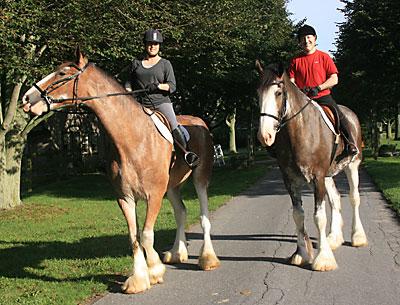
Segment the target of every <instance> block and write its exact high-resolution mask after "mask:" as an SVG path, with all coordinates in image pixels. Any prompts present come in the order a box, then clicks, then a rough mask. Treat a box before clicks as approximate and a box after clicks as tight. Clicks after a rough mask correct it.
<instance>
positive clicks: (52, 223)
mask: <svg viewBox="0 0 400 305" xmlns="http://www.w3.org/2000/svg"><path fill="white" fill-rule="evenodd" d="M265 171H266V167H265V165H263V166H258V167H253V168H248V169H245V170H243V169H242V170H230V169H226V168H224V169H217V170H216V171H215V172H214V178H213V180H212V184H211V187H210V190H209V193H210V196H209V198H210V210H215V209H216V208H218V207H219V206H221V205H223V204H224V203H225V202H227V201H228V200H229V199H231V198H232V196H233V195H236V194H238V193H239V192H241V191H243V190H244V189H246V188H247V187H249V186H250V185H252V184H254V182H255V181H256V180H257V179H258V178H259V177H260V176H261V175H263V174H264V173H265ZM238 177H240V179H238ZM82 185H84V186H85V187H84V188H82ZM183 197H184V199H185V205H186V207H187V213H188V222H189V223H190V224H191V223H194V222H196V221H198V219H199V203H198V200H197V197H196V195H195V190H194V187H193V186H192V185H191V184H190V183H189V184H187V185H186V186H185V188H184V189H183ZM24 202H25V205H24V206H22V207H20V208H17V209H16V210H11V211H1V212H0V219H1V221H0V275H1V276H0V289H1V291H2V296H1V301H0V303H1V304H43V305H51V304H57V305H62V304H65V305H66V304H78V303H79V304H81V303H82V301H84V300H86V299H88V298H89V297H91V296H93V295H96V294H103V293H105V292H107V291H119V289H120V288H119V287H120V285H121V284H122V283H123V281H124V280H125V279H126V276H127V274H128V273H129V271H130V268H131V264H132V261H131V257H130V250H129V241H128V232H127V227H126V222H125V219H124V217H123V216H122V213H121V211H120V209H119V208H118V204H117V203H116V200H115V198H114V194H113V191H112V190H111V186H110V185H109V183H108V182H107V180H106V178H105V177H104V176H102V175H87V176H81V177H77V178H74V179H72V180H68V181H62V182H58V183H54V184H51V185H44V186H42V187H41V188H40V189H38V190H36V191H35V193H34V194H33V195H32V196H30V197H28V198H25V200H24ZM145 208H146V207H145V204H144V203H143V202H139V204H138V212H139V222H140V223H141V224H143V219H144V212H145ZM175 228H176V225H175V220H174V216H173V210H172V208H171V206H170V204H169V203H168V202H167V201H165V202H164V203H163V206H162V209H161V212H160V215H159V216H158V219H157V222H156V228H155V231H156V232H155V242H156V245H155V248H156V249H157V250H159V251H160V252H162V251H164V250H166V249H168V248H170V247H172V244H173V241H174V237H175Z"/></svg>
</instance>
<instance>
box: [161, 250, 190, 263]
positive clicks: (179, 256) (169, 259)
mask: <svg viewBox="0 0 400 305" xmlns="http://www.w3.org/2000/svg"><path fill="white" fill-rule="evenodd" d="M187 260H188V253H187V251H186V252H174V253H172V252H170V251H167V252H165V253H164V257H163V263H164V264H180V263H183V262H186V261H187Z"/></svg>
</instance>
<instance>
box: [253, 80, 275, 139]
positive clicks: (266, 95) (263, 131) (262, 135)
mask: <svg viewBox="0 0 400 305" xmlns="http://www.w3.org/2000/svg"><path fill="white" fill-rule="evenodd" d="M278 89H279V88H278V86H270V87H268V88H267V89H266V90H264V91H263V93H262V94H261V96H260V110H261V113H268V114H271V115H274V116H276V117H278V115H279V109H278V106H277V103H276V91H277V90H278ZM277 124H278V121H277V120H276V119H274V118H271V117H269V116H261V117H260V127H259V130H258V134H257V136H258V139H259V141H260V143H261V144H262V145H264V146H265V145H267V146H271V145H272V144H274V142H275V136H276V125H277Z"/></svg>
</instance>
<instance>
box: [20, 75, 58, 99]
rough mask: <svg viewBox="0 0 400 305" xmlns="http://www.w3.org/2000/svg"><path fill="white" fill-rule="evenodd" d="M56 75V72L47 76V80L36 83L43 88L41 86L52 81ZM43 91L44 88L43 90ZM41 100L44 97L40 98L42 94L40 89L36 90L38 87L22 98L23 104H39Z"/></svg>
mask: <svg viewBox="0 0 400 305" xmlns="http://www.w3.org/2000/svg"><path fill="white" fill-rule="evenodd" d="M55 75H56V73H55V72H53V73H51V74H49V75H47V76H46V77H45V78H43V79H42V80H41V81H39V82H38V83H36V85H37V86H39V87H41V85H43V84H45V83H46V82H47V81H49V80H50V79H52V78H53V77H54V76H55ZM42 89H43V88H42ZM40 100H42V97H41V96H40V92H39V90H38V89H36V87H31V88H30V89H29V90H28V91H27V92H26V93H25V94H24V96H23V97H22V102H23V104H24V105H25V104H27V103H29V104H31V105H33V104H35V103H37V102H39V101H40Z"/></svg>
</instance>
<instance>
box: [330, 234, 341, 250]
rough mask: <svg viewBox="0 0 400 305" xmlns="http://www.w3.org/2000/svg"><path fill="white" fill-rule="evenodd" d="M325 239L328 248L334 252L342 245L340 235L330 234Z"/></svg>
mask: <svg viewBox="0 0 400 305" xmlns="http://www.w3.org/2000/svg"><path fill="white" fill-rule="evenodd" d="M327 239H328V243H329V246H330V247H331V249H332V250H336V249H337V248H339V247H340V246H341V245H342V244H343V243H344V239H343V235H342V234H338V235H334V234H332V233H330V234H329V235H328V237H327Z"/></svg>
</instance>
